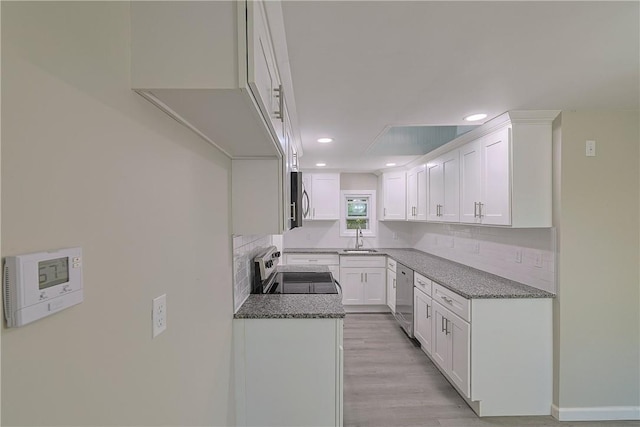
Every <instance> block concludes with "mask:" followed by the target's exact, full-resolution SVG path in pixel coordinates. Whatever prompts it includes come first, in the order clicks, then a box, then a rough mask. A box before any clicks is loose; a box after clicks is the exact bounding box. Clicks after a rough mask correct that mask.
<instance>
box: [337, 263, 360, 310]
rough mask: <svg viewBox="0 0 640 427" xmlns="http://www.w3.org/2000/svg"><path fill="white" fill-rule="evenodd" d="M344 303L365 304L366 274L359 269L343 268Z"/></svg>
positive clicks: (341, 273) (341, 272) (341, 274)
mask: <svg viewBox="0 0 640 427" xmlns="http://www.w3.org/2000/svg"><path fill="white" fill-rule="evenodd" d="M340 279H341V281H340V285H342V303H343V304H344V305H350V304H363V303H364V273H363V272H362V270H361V269H359V268H341V269H340Z"/></svg>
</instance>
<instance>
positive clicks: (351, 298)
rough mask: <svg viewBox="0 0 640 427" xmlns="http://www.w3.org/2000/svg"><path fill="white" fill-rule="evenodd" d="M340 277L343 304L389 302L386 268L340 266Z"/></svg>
mask: <svg viewBox="0 0 640 427" xmlns="http://www.w3.org/2000/svg"><path fill="white" fill-rule="evenodd" d="M340 278H341V279H342V281H341V282H340V285H341V286H342V303H343V304H345V305H348V304H365V305H379V304H386V303H387V296H386V292H387V289H386V270H385V269H384V268H340Z"/></svg>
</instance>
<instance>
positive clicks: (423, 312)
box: [413, 288, 433, 354]
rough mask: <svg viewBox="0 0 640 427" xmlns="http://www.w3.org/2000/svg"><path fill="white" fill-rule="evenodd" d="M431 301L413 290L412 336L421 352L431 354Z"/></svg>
mask: <svg viewBox="0 0 640 427" xmlns="http://www.w3.org/2000/svg"><path fill="white" fill-rule="evenodd" d="M432 324H433V301H432V299H431V297H430V296H429V295H427V294H426V293H424V292H423V291H421V290H420V289H418V288H414V289H413V335H414V337H415V338H416V339H417V340H418V341H419V342H420V344H421V348H422V351H424V352H425V353H427V354H431V346H432V336H433V328H432Z"/></svg>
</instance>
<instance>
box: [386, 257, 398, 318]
mask: <svg viewBox="0 0 640 427" xmlns="http://www.w3.org/2000/svg"><path fill="white" fill-rule="evenodd" d="M387 306H389V308H390V309H391V312H392V313H395V312H396V261H395V260H394V259H392V258H389V257H387Z"/></svg>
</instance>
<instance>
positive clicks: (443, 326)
mask: <svg viewBox="0 0 640 427" xmlns="http://www.w3.org/2000/svg"><path fill="white" fill-rule="evenodd" d="M446 321H447V319H445V318H444V316H443V317H442V321H441V322H440V324H441V328H440V332H444V333H445V334H446V333H447V327H446V326H445V322H446Z"/></svg>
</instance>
